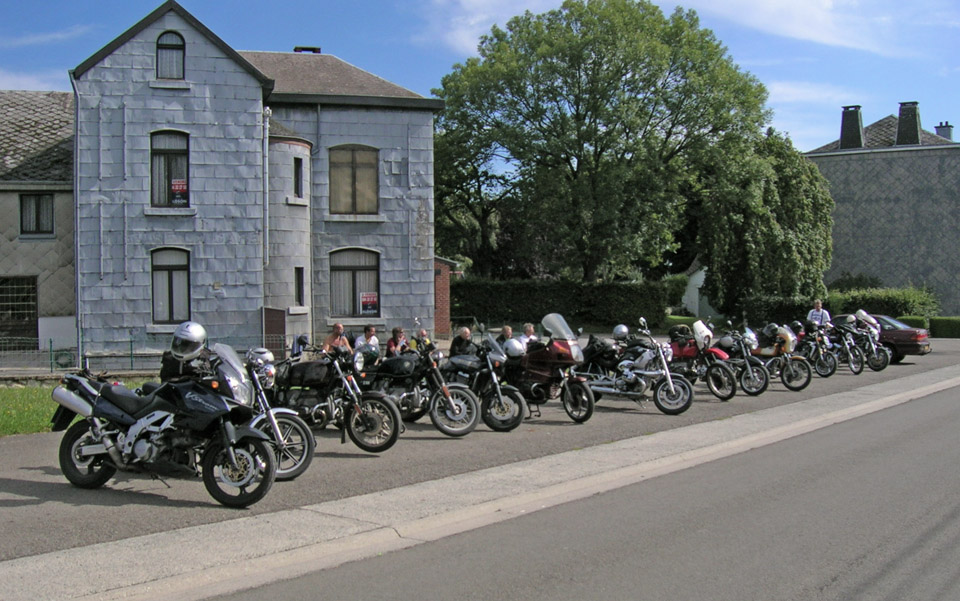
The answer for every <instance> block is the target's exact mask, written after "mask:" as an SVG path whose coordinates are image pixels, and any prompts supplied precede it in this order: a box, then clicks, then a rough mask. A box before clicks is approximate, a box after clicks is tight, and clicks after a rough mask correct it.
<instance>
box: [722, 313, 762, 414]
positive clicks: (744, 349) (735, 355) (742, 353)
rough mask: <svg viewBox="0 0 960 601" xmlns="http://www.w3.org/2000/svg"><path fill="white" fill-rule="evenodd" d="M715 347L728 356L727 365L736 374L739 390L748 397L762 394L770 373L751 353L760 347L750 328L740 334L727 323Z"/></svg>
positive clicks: (754, 333) (755, 335)
mask: <svg viewBox="0 0 960 601" xmlns="http://www.w3.org/2000/svg"><path fill="white" fill-rule="evenodd" d="M716 346H717V347H719V348H721V349H723V350H724V351H725V352H726V353H727V354H728V355H729V358H728V359H727V363H728V364H730V365H731V366H732V367H733V369H734V370H735V372H736V374H737V379H738V380H739V382H740V389H741V390H743V391H744V392H745V393H747V394H749V395H750V396H757V395H759V394H763V393H764V391H766V390H767V387H768V386H769V385H770V372H768V371H767V368H766V367H765V366H764V364H763V361H761V360H760V359H758V358H757V357H754V356H753V354H752V352H751V351H753V349H756V348H757V347H759V346H760V344H759V342H758V341H757V334H756V332H754V331H753V330H751V329H750V328H744V331H743V332H742V333H741V332H740V331H739V330H735V329H733V324H732V323H730V322H729V321H728V322H727V331H726V332H725V333H724V334H723V336H721V337H720V339H719V340H717V344H716Z"/></svg>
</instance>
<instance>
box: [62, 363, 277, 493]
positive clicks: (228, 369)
mask: <svg viewBox="0 0 960 601" xmlns="http://www.w3.org/2000/svg"><path fill="white" fill-rule="evenodd" d="M213 353H214V355H215V356H216V357H217V359H218V360H217V361H216V362H215V365H214V369H215V373H213V374H212V375H209V376H204V377H196V378H190V379H187V380H185V381H182V382H165V383H164V384H161V385H160V386H159V387H158V388H156V389H155V390H154V391H153V392H151V393H149V394H147V395H145V396H141V395H139V394H137V393H136V392H134V391H132V390H129V389H128V388H126V387H124V386H122V385H120V384H111V383H109V382H108V381H107V380H106V379H105V378H104V376H103V375H100V376H93V375H91V374H90V373H89V372H87V371H82V372H80V373H78V374H68V375H65V376H64V377H63V379H62V380H61V385H60V386H57V387H56V388H54V390H53V400H54V401H56V402H57V403H59V404H60V407H58V408H57V411H56V413H54V415H53V419H52V420H51V421H52V422H53V428H52V429H53V431H55V432H59V431H62V430H66V433H65V434H64V436H63V439H62V440H61V441H60V453H59V458H60V469H61V470H62V471H63V475H64V476H66V478H67V480H69V481H70V483H71V484H73V485H74V486H78V487H80V488H99V487H101V486H103V485H104V484H106V482H107V481H108V480H110V478H112V477H113V475H114V474H115V473H116V472H117V471H118V470H120V471H125V472H133V473H143V474H150V475H151V476H155V477H180V478H183V477H200V478H202V479H203V484H204V486H205V487H206V489H207V492H208V493H210V496H212V497H213V498H214V499H216V500H217V501H219V502H220V503H222V504H224V505H226V506H228V507H247V506H249V505H252V504H253V503H256V502H257V501H259V500H260V499H262V498H263V497H264V496H265V495H266V494H267V492H268V491H269V490H270V487H271V486H273V482H274V479H275V476H276V459H275V456H274V452H273V449H272V448H271V446H270V437H269V436H268V435H267V434H265V433H263V432H262V431H260V430H258V429H256V428H253V427H251V426H250V425H249V422H250V421H251V420H252V419H253V418H254V416H255V415H256V413H257V409H256V406H255V402H254V386H253V384H252V382H251V381H250V379H249V378H248V377H247V373H246V370H245V369H244V366H243V362H242V361H241V359H240V357H238V356H237V354H236V352H234V350H233V349H232V348H231V347H229V346H227V345H224V344H217V345H215V346H214V347H213ZM77 414H79V415H80V416H81V417H83V419H82V420H81V421H78V422H77V423H75V424H73V425H72V426H70V423H71V422H72V421H73V418H74V417H75V416H76V415H77ZM68 426H69V428H68Z"/></svg>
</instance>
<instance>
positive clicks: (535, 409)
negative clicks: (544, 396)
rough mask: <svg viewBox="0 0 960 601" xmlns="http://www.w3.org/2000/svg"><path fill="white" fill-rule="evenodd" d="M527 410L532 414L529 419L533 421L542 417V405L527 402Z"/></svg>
mask: <svg viewBox="0 0 960 601" xmlns="http://www.w3.org/2000/svg"><path fill="white" fill-rule="evenodd" d="M527 410H528V411H529V412H530V415H528V416H527V419H533V418H535V417H541V414H540V403H532V402H529V401H528V402H527Z"/></svg>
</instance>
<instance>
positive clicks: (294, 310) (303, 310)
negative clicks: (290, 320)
mask: <svg viewBox="0 0 960 601" xmlns="http://www.w3.org/2000/svg"><path fill="white" fill-rule="evenodd" d="M308 313H310V307H287V315H307V314H308Z"/></svg>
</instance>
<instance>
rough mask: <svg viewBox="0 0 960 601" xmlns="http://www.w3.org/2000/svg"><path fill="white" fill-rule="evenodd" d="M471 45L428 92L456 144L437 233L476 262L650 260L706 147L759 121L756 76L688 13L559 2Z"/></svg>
mask: <svg viewBox="0 0 960 601" xmlns="http://www.w3.org/2000/svg"><path fill="white" fill-rule="evenodd" d="M478 52H479V57H474V58H471V59H469V60H468V61H466V62H465V63H464V64H461V65H455V66H454V70H453V72H452V73H450V74H448V75H447V76H446V77H444V79H443V81H442V89H441V90H438V91H437V92H436V93H437V94H438V95H439V96H440V97H442V98H443V99H444V100H445V102H446V110H445V113H444V115H443V116H442V117H441V119H439V120H438V124H439V135H438V147H439V149H440V152H442V153H446V152H447V151H449V152H451V153H452V155H453V156H451V155H445V154H444V155H443V156H444V157H446V158H445V160H443V161H439V160H438V162H437V179H438V187H437V198H438V206H439V207H440V209H439V210H438V235H437V237H438V245H439V246H440V247H441V249H442V251H443V252H449V251H448V250H447V248H448V247H454V246H455V247H456V248H457V251H459V252H463V253H464V254H467V253H470V254H472V256H471V258H472V259H473V260H474V265H476V266H478V268H479V269H480V271H481V272H483V273H494V272H495V271H497V270H508V271H510V270H512V272H513V273H521V274H522V273H525V274H528V275H555V276H556V275H568V276H573V277H582V278H584V279H586V280H589V281H592V280H597V279H614V278H617V277H620V276H622V275H624V274H626V273H631V272H632V271H633V270H634V268H635V266H636V265H637V264H638V263H643V264H646V265H651V266H655V265H657V264H658V263H659V262H660V261H661V260H662V257H663V256H664V253H665V252H668V251H671V250H675V249H676V246H677V241H676V239H675V237H674V233H675V231H676V230H678V229H679V228H681V227H682V226H683V225H684V224H685V213H684V211H685V209H686V202H685V201H686V198H687V196H686V194H685V191H686V190H687V189H689V188H691V187H695V186H696V184H695V180H696V179H697V174H696V168H697V166H698V165H699V164H700V163H701V162H702V161H703V160H704V159H703V156H704V155H707V156H709V157H712V158H716V156H717V155H716V154H715V153H713V154H712V153H710V149H711V148H714V147H715V146H717V145H718V144H721V143H722V142H723V141H724V140H728V139H734V140H736V139H742V138H744V137H749V136H751V135H754V134H755V132H757V131H759V130H760V128H761V127H762V125H763V124H764V123H765V122H766V120H767V112H766V110H765V109H764V102H765V100H766V91H765V90H764V88H763V86H762V85H760V84H759V83H758V82H757V81H756V80H755V78H753V77H752V76H750V75H748V74H746V73H743V72H741V71H740V70H739V69H738V68H737V66H736V65H735V64H734V63H733V61H732V60H731V59H730V57H729V56H727V54H726V50H725V48H724V47H723V46H722V45H721V44H720V43H719V42H718V41H717V40H716V39H715V37H714V36H713V34H712V32H710V31H709V30H706V29H701V28H700V26H699V21H698V19H697V17H696V14H695V13H693V12H692V11H682V10H680V9H678V10H676V11H675V12H674V13H673V14H672V15H671V16H670V17H665V16H664V15H663V13H662V12H661V11H660V9H659V8H657V7H656V6H655V5H653V4H651V3H650V2H647V1H645V0H568V1H567V2H564V4H563V5H562V7H561V8H560V9H558V10H553V11H549V12H546V13H543V14H540V15H533V14H531V13H529V12H527V13H525V14H523V15H520V16H518V17H515V18H513V19H511V20H510V21H509V22H508V23H507V26H506V28H505V29H500V28H498V27H494V28H493V29H492V31H491V33H490V34H489V35H487V36H485V37H484V38H482V40H481V42H480V45H479V48H478ZM464 128H466V133H464ZM466 138H472V139H471V140H469V141H467V139H466ZM440 152H438V157H440V156H441V154H440ZM691 181H693V182H694V183H691ZM440 222H442V223H440ZM448 226H449V227H448ZM450 228H453V229H454V230H455V231H457V232H459V233H460V235H462V236H467V237H470V238H471V240H470V241H466V240H459V241H458V240H456V239H455V238H453V237H451V236H450V234H451V229H450ZM506 242H509V244H508V245H505V246H504V244H505V243H506ZM501 246H502V247H503V249H504V250H503V252H499V253H497V252H495V251H496V250H497V249H498V248H501ZM508 253H509V254H510V255H511V256H512V257H513V259H512V260H513V261H514V264H513V265H507V264H504V263H503V262H502V261H503V260H504V259H503V258H504V256H505V255H507V254H508ZM518 253H519V254H518ZM450 254H453V253H450ZM495 257H499V259H496V260H499V261H501V263H500V264H499V265H498V264H497V263H496V260H495ZM481 264H484V265H485V266H484V267H479V266H480V265H481ZM571 265H572V268H571Z"/></svg>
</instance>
